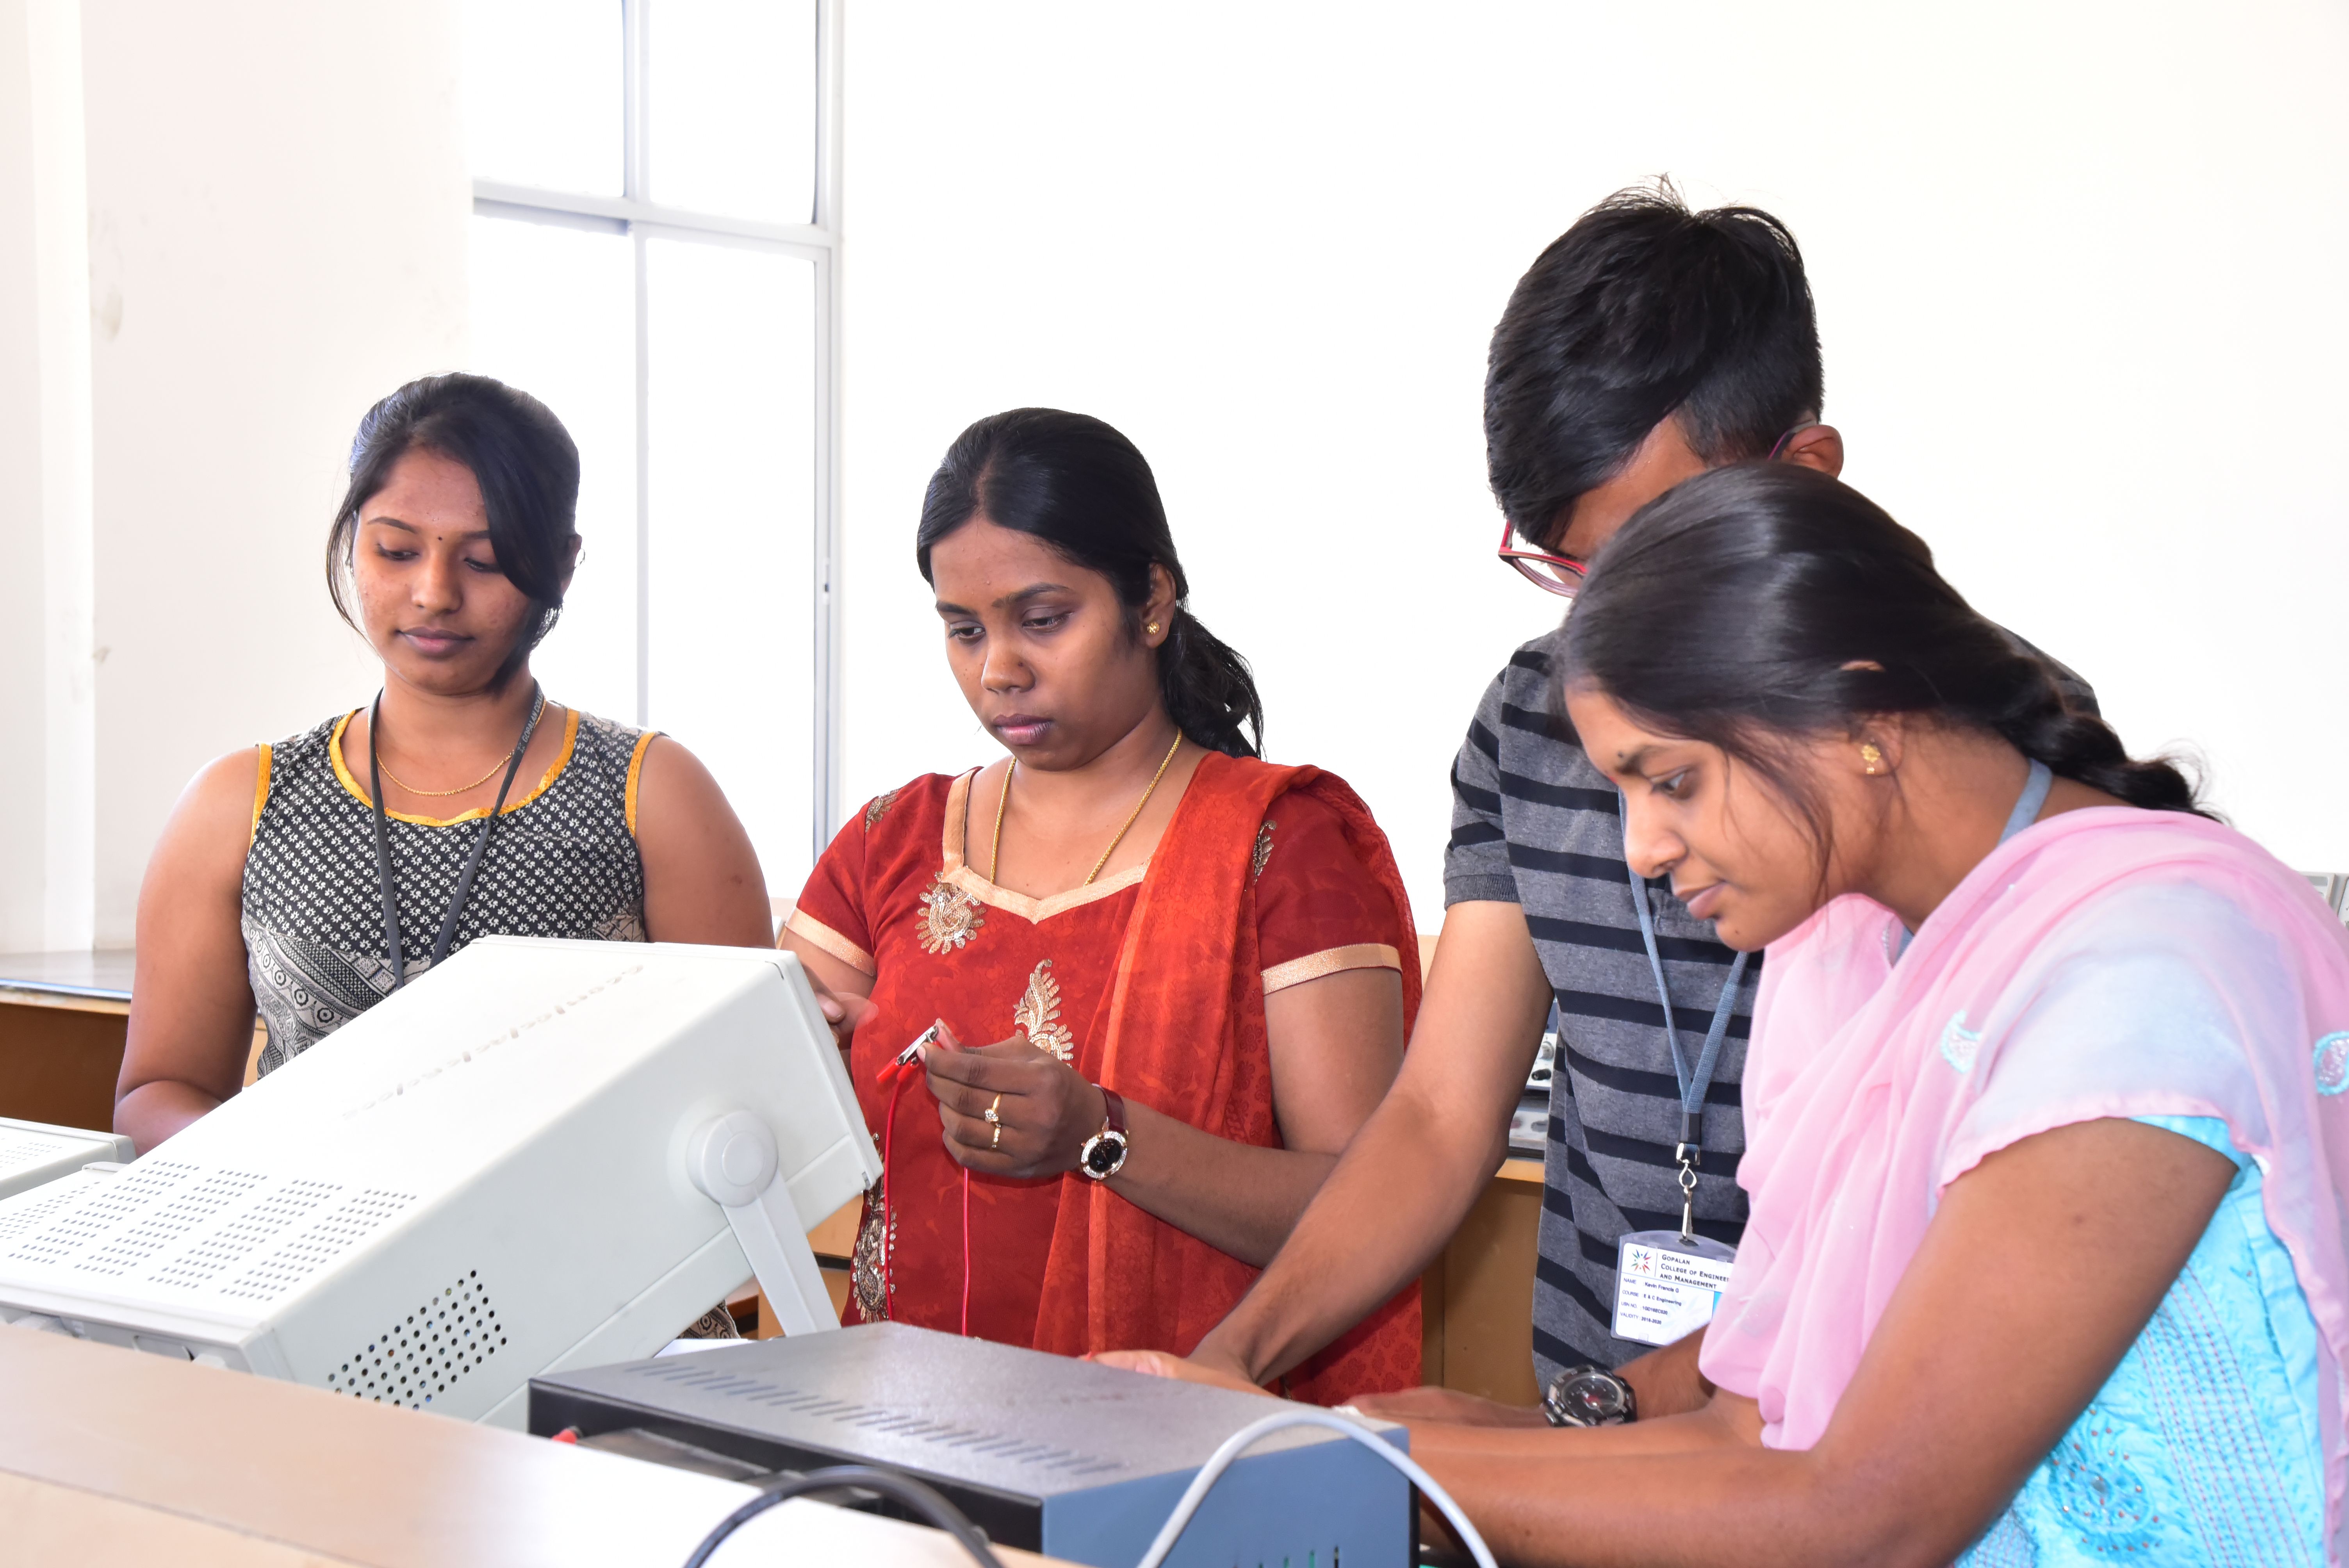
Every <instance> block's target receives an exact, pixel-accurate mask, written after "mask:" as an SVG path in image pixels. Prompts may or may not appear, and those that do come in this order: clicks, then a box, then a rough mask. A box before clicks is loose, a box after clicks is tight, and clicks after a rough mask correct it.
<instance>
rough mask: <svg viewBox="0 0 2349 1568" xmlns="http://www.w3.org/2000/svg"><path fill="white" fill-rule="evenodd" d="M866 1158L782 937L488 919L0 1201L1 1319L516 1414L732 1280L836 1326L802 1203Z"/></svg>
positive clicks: (797, 1324)
mask: <svg viewBox="0 0 2349 1568" xmlns="http://www.w3.org/2000/svg"><path fill="white" fill-rule="evenodd" d="M93 1158H100V1159H102V1158H104V1156H103V1154H99V1155H97V1156H94V1157H93ZM879 1174H880V1161H879V1157H878V1156H877V1154H876V1153H875V1152H874V1147H873V1141H872V1139H871V1137H870V1136H869V1135H868V1134H867V1133H866V1131H865V1130H864V1119H863V1118H862V1116H861V1115H860V1114H859V1113H858V1110H857V1108H856V1101H855V1099H854V1095H853V1094H852V1092H851V1090H850V1088H849V1083H848V1076H847V1072H846V1070H845V1068H843V1065H842V1063H841V1059H840V1053H839V1051H838V1050H837V1048H836V1047H834V1046H833V1039H832V1035H831V1031H830V1030H829V1029H828V1028H827V1027H826V1026H825V1024H824V1021H823V1015H822V1013H821V1012H819V1011H818V1009H817V1007H816V1004H815V999H814V996H813V995H812V992H811V991H810V990H809V988H808V985H807V982H806V979H805V978H804V976H803V975H802V974H801V971H800V968H799V961H798V960H797V959H796V958H794V957H792V955H791V954H785V953H779V952H772V951H769V950H766V949H757V948H724V947H683V946H675V945H667V944H626V943H604V942H550V941H533V940H529V939H524V938H519V937H491V938H486V939H484V940H482V941H480V942H476V943H474V944H472V945H471V946H470V947H467V948H466V949H464V950H463V951H462V952H460V953H459V954H456V955H455V956H453V957H451V958H450V959H449V960H447V961H446V962H445V963H443V964H441V965H440V966H438V967H437V968H435V969H433V970H432V971H431V972H430V973H429V974H428V975H422V976H420V977H419V978H418V979H417V980H415V981H414V982H411V983H410V984H409V985H407V986H405V987H403V988H402V989H400V990H399V991H398V992H396V993H394V994H393V995H390V996H388V997H387V998H386V999H385V1000H383V1001H382V1002H380V1003H378V1004H377V1006H374V1007H373V1008H371V1009H369V1010H368V1011H367V1012H366V1013H364V1014H362V1015H360V1016H358V1017H357V1018H355V1019H353V1020H352V1021H351V1022H349V1023H347V1024H346V1025H344V1026H342V1027H341V1028H340V1029H338V1030H337V1031H336V1033H335V1034H334V1035H333V1036H332V1037H329V1038H328V1039H327V1040H326V1042H324V1043H323V1044H321V1045H319V1046H317V1047H313V1048H312V1049H310V1050H308V1051H306V1052H305V1053H304V1054H302V1055H301V1056H299V1057H295V1058H294V1060H292V1061H291V1062H289V1063H287V1064H286V1065H285V1067H283V1068H279V1069H277V1070H276V1071H275V1072H274V1073H272V1074H270V1075H269V1076H268V1077H267V1078H263V1079H262V1080H261V1081H260V1082H258V1083H257V1084H255V1085H254V1086H253V1087H252V1088H247V1089H245V1090H244V1091H243V1093H241V1094H239V1095H237V1096H236V1097H234V1098H233V1099H230V1100H229V1101H228V1102H227V1103H226V1104H224V1105H222V1107H221V1108H220V1109H218V1110H216V1111H214V1112H212V1114H211V1115H209V1116H207V1117H205V1118H204V1119H202V1120H201V1121H198V1122H196V1123H195V1124H194V1125H192V1126H191V1127H190V1128H188V1129H187V1130H184V1131H182V1132H181V1133H180V1134H179V1135H178V1136H177V1137H175V1138H172V1139H171V1140H168V1141H167V1142H165V1143H163V1144H162V1145H160V1147H158V1148H157V1149H156V1150H153V1151H152V1152H150V1153H149V1154H148V1155H146V1156H145V1157H144V1158H142V1159H140V1160H139V1161H136V1162H134V1163H132V1164H130V1165H128V1166H125V1167H122V1168H121V1169H119V1171H107V1170H105V1169H103V1168H101V1169H98V1170H93V1171H79V1172H78V1173H76V1174H73V1175H69V1176H66V1177H63V1178H62V1179H60V1180H57V1181H50V1182H49V1183H47V1185H45V1186H41V1187H37V1188H35V1189H34V1190H32V1191H26V1192H23V1193H20V1194H19V1195H17V1196H16V1197H15V1198H12V1199H8V1200H6V1201H5V1202H0V1322H5V1323H12V1324H15V1325H16V1326H18V1327H20V1328H31V1329H47V1330H48V1331H50V1332H57V1333H68V1334H74V1335H77V1336H81V1337H85V1338H89V1339H96V1340H102V1341H106V1342H109V1343H112V1344H116V1345H124V1346H131V1347H133V1348H136V1349H140V1350H147V1351H152V1352H155V1353H157V1354H160V1355H166V1356H174V1357H187V1358H190V1359H193V1360H197V1361H202V1362H205V1363H208V1364H212V1365H218V1366H226V1367H240V1368H243V1369H246V1370H249V1371H253V1372H256V1373H261V1374H263V1375H265V1376H269V1377H283V1378H288V1379H291V1380H293V1381H295V1382H300V1383H306V1384H310V1385H313V1386H315V1387H321V1388H326V1389H329V1390H332V1391H334V1392H336V1393H338V1394H347V1395H350V1396H353V1397H355V1398H362V1399H374V1400H380V1401H382V1402H384V1403H387V1404H399V1405H405V1406H409V1407H412V1408H418V1409H427V1410H435V1411H440V1412H444V1413H446V1414H449V1415H452V1416H459V1417H464V1418H476V1419H486V1420H490V1421H493V1422H496V1423H498V1424H500V1425H503V1426H512V1427H520V1426H521V1425H522V1424H523V1418H524V1415H525V1411H526V1388H527V1385H528V1381H529V1379H530V1378H531V1377H533V1375H535V1374H539V1373H543V1372H551V1371H561V1370H565V1369H569V1368H573V1367H593V1366H598V1365H602V1364H605V1363H608V1362H615V1361H624V1360H627V1359H630V1358H632V1357H643V1356H648V1355H650V1354H651V1353H652V1352H653V1351H654V1350H656V1349H657V1348H658V1347H659V1346H661V1345H663V1344H664V1343H666V1342H667V1340H669V1339H670V1338H671V1337H672V1336H675V1335H676V1334H677V1333H678V1331H679V1330H680V1329H681V1328H682V1327H684V1326H686V1325H687V1324H689V1323H690V1322H692V1321H693V1319H694V1318H696V1317H697V1316H698V1315H700V1314H701V1313H702V1312H704V1311H706V1310H707V1309H708V1308H709V1307H710V1306H711V1305H714V1304H715V1303H717V1302H718V1301H719V1300H720V1299H722V1298H723V1297H724V1296H725V1295H727V1293H728V1292H730V1291H731V1290H732V1289H734V1288H735V1287H736V1286H738V1285H739V1284H741V1283H742V1282H743V1280H745V1279H746V1278H749V1277H750V1276H751V1275H752V1274H756V1276H757V1278H758V1280H759V1283H760V1285H761V1288H762V1289H763V1290H764V1291H765V1292H766V1294H767V1297H768V1300H769V1302H770V1303H771V1305H773V1306H774V1307H775V1308H776V1309H777V1313H778V1315H779V1316H780V1317H781V1320H782V1322H783V1325H784V1327H785V1329H786V1331H787V1332H802V1331H805V1330H810V1329H815V1328H823V1327H837V1326H838V1319H837V1317H836V1316H835V1315H833V1309H832V1305H831V1302H830V1298H829V1297H828V1296H827V1295H825V1292H824V1288H823V1279H822V1277H821V1275H820V1274H818V1272H817V1269H816V1264H815V1258H814V1255H813V1253H812V1252H811V1251H810V1249H809V1246H808V1243H807V1234H806V1232H807V1226H808V1224H809V1223H811V1222H814V1221H816V1220H821V1219H823V1218H824V1217H825V1216H827V1215H829V1214H831V1213H832V1212H833V1211H835V1210H837V1209H838V1208H840V1207H841V1205H843V1203H846V1202H849V1201H850V1200H851V1199H853V1198H854V1197H855V1196H856V1195H857V1194H858V1193H860V1192H861V1191H864V1189H865V1188H866V1187H867V1186H869V1185H870V1184H871V1183H872V1181H874V1179H876V1178H877V1177H878V1176H879ZM803 1216H804V1218H802V1217H803Z"/></svg>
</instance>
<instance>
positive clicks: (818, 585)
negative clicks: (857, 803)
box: [472, 0, 845, 863]
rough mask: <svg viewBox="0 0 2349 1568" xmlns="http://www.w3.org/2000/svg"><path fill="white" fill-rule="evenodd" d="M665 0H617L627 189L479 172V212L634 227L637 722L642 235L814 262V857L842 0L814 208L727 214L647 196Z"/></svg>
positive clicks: (827, 777)
mask: <svg viewBox="0 0 2349 1568" xmlns="http://www.w3.org/2000/svg"><path fill="white" fill-rule="evenodd" d="M657 4H659V0H620V13H621V27H622V34H623V38H624V43H623V50H624V57H623V58H624V64H623V70H622V78H623V84H624V86H623V90H624V92H625V94H626V110H625V119H624V125H625V137H626V143H625V149H624V154H623V160H622V170H623V173H622V184H621V191H622V193H621V194H620V195H618V196H616V197H615V196H586V195H579V194H576V193H574V192H571V191H547V190H542V189H539V188H537V187H534V186H528V185H513V184H508V183H506V182H504V181H494V180H478V179H477V180H475V181H473V182H472V191H473V208H472V210H473V215H474V216H475V217H481V218H496V219H501V220H504V221H508V222H528V223H549V224H554V225H557V226H559V227H564V228H574V229H586V230H590V231H593V232H598V233H608V234H623V235H626V236H627V238H628V241H629V246H630V251H631V265H632V266H633V268H634V276H635V283H636V290H635V294H636V322H635V340H636V351H635V352H636V716H635V717H636V724H637V726H638V727H649V725H650V724H651V721H652V720H651V696H652V657H651V655H652V643H651V635H650V633H651V621H652V573H651V566H652V480H651V472H652V465H651V460H650V459H651V428H652V427H651V405H650V401H649V397H648V394H649V391H650V387H651V372H650V361H651V356H650V353H649V348H650V310H649V299H648V296H647V288H646V275H647V274H646V250H647V244H646V242H647V240H648V239H650V238H652V237H654V236H658V235H673V236H676V237H678V238H682V239H690V240H694V241H697V242H703V243H710V244H721V245H732V246H739V247H741V248H743V249H746V250H754V251H763V252H768V253H784V254H789V255H794V256H799V257H802V258H804V259H805V260H807V261H809V262H811V263H813V266H814V272H815V313H816V319H815V323H814V334H813V337H814V343H815V390H814V407H815V426H816V428H815V430H814V431H813V439H814V443H815V451H814V462H813V469H814V474H815V494H814V496H813V498H812V500H813V507H812V515H813V518H814V521H815V528H814V534H815V539H814V549H815V560H814V563H813V564H814V572H813V576H812V582H813V584H814V603H812V605H810V606H809V608H810V610H811V611H812V616H811V627H810V630H811V632H812V636H813V638H814V649H813V653H814V658H813V662H812V668H813V674H814V686H815V689H814V692H813V693H812V696H813V712H814V716H815V723H814V733H813V734H812V736H810V737H809V741H810V746H811V758H810V761H811V764H812V769H813V774H814V778H813V784H814V789H813V791H812V801H813V805H814V820H813V821H812V823H811V824H810V835H811V848H810V851H809V858H810V862H811V863H812V862H813V861H815V860H816V859H818V858H820V857H821V856H822V855H823V851H824V850H825V848H826V847H827V846H828V845H829V844H830V842H831V840H832V824H833V822H834V821H835V820H837V818H838V815H839V798H840V763H841V728H842V726H841V713H840V685H841V683H840V646H841V616H840V587H841V584H840V553H841V552H840V475H841V431H840V427H841V417H840V416H841V397H840V394H841V309H840V255H841V236H840V208H841V201H840V184H841V155H840V140H841V138H840V132H841V94H840V77H841V62H842V49H841V36H840V35H841V22H842V11H843V6H844V4H845V0H816V6H815V11H816V43H815V67H816V91H815V108H816V124H815V211H814V212H813V213H812V222H806V223H765V222H754V221H751V220H748V219H742V218H730V217H722V216H719V215H717V214H714V213H709V212H700V211H693V210H690V209H688V208H683V207H675V206H669V205H667V204H664V203H662V202H659V201H652V200H649V199H647V197H646V195H645V194H644V193H645V192H647V191H649V190H650V188H651V186H650V171H651V168H652V138H651V127H650V124H649V119H650V117H649V116H648V114H647V109H646V90H645V83H646V80H647V77H648V74H649V71H650V66H651V56H650V29H649V27H648V26H647V17H646V13H647V8H648V7H649V6H650V5H657Z"/></svg>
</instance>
